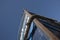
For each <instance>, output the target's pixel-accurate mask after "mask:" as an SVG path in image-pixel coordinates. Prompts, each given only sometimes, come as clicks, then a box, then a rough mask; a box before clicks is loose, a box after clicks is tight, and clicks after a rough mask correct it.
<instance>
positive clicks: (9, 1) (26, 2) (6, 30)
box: [0, 0, 60, 40]
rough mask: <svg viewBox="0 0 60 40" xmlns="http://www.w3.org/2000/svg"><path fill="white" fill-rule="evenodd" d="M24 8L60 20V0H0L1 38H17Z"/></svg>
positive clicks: (15, 39)
mask: <svg viewBox="0 0 60 40" xmlns="http://www.w3.org/2000/svg"><path fill="white" fill-rule="evenodd" d="M23 9H27V10H29V11H31V12H34V13H37V14H39V15H43V16H46V17H49V18H53V19H56V20H58V21H60V0H0V40H17V35H18V29H19V27H20V26H19V25H20V19H21V16H22V14H23Z"/></svg>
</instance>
